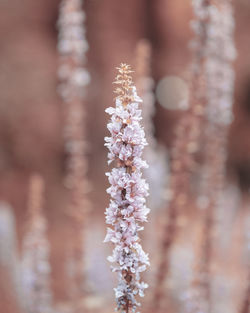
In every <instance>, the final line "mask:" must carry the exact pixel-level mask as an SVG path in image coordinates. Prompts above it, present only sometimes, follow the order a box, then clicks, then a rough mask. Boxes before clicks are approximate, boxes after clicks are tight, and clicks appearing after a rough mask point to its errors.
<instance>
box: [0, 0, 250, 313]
mask: <svg viewBox="0 0 250 313" xmlns="http://www.w3.org/2000/svg"><path fill="white" fill-rule="evenodd" d="M58 7H59V1H58V0H42V1H38V0H37V1H33V0H23V1H18V0H12V1H9V0H0V173H1V174H0V199H1V201H2V202H3V203H2V204H1V206H2V207H3V208H4V209H2V210H0V218H1V215H2V220H3V221H4V222H3V223H0V228H1V229H0V235H1V236H2V239H1V238H0V312H1V313H19V312H25V310H24V309H23V300H24V302H25V296H24V297H22V299H21V300H20V299H19V297H18V296H17V295H16V293H15V292H13V290H19V289H18V288H17V286H16V285H15V284H14V283H13V281H12V280H11V277H12V275H13V273H15V275H16V276H19V274H20V273H19V270H18V268H19V263H20V259H21V255H22V248H21V247H22V240H23V238H24V235H25V230H26V223H27V203H28V193H29V179H30V176H31V174H32V173H34V172H38V173H39V174H41V175H42V176H43V177H44V180H45V186H46V187H45V201H44V213H45V216H46V218H47V221H48V237H49V242H50V249H51V250H50V251H51V252H50V259H49V260H50V263H51V269H52V271H51V283H52V291H53V299H54V303H55V307H57V311H58V312H70V295H69V294H70V292H69V290H68V289H69V283H68V278H67V275H66V274H65V268H64V260H65V257H66V255H67V248H66V247H67V244H68V243H69V242H70V241H72V240H74V238H72V236H71V235H70V234H71V228H72V223H71V221H70V220H69V218H68V216H67V214H65V209H66V207H67V202H68V201H69V193H68V191H67V189H66V188H65V186H64V184H63V177H64V174H65V152H64V142H63V136H62V133H63V127H64V126H63V109H62V103H61V99H60V97H59V95H58V93H57V84H58V79H57V68H58V52H57V36H58V30H57V28H56V22H57V18H58ZM84 10H85V12H86V16H87V19H86V29H87V40H88V43H89V50H88V52H87V59H88V61H87V69H88V71H89V73H90V75H91V83H90V85H89V86H88V87H87V96H86V99H85V101H84V105H85V108H86V124H85V128H86V134H85V138H86V141H87V143H88V150H87V160H88V172H87V177H88V182H89V185H90V192H89V199H90V202H91V209H90V216H89V219H88V223H87V226H86V227H87V231H86V234H87V235H86V238H85V239H86V247H85V251H86V252H85V255H86V264H85V266H86V272H87V280H88V284H89V285H88V286H89V287H88V288H89V290H88V296H87V300H84V301H86V303H85V304H86V307H87V309H86V308H85V309H84V310H82V312H85V311H86V312H88V311H89V312H113V311H114V299H113V290H112V288H113V287H114V277H113V274H112V273H110V270H109V264H108V262H107V261H106V257H107V256H108V254H109V252H110V248H111V247H109V245H107V244H105V245H104V244H103V239H104V237H105V227H106V226H105V218H104V210H105V208H106V207H107V205H108V202H109V198H108V196H107V194H106V188H107V187H108V182H107V179H106V176H105V172H106V171H107V151H106V149H105V148H104V139H103V138H104V135H107V129H106V124H107V118H108V117H107V114H105V113H104V110H105V109H106V108H107V107H108V106H111V105H113V103H114V102H113V98H114V94H113V85H112V82H113V81H114V77H115V74H116V69H115V67H116V66H117V65H118V64H120V63H121V62H125V63H128V64H131V66H132V67H135V66H136V64H135V53H136V46H137V43H138V41H139V40H140V39H141V38H147V39H148V40H149V42H150V43H151V45H152V63H151V69H152V77H153V79H154V81H155V89H156V90H159V89H160V92H159V93H158V94H157V93H156V102H155V115H154V117H153V123H154V127H155V130H154V135H155V138H156V139H157V141H158V142H159V143H160V144H161V145H162V146H163V147H165V148H166V149H167V151H168V149H169V147H171V144H172V141H173V138H174V132H173V130H174V126H175V125H176V123H178V121H179V120H180V117H181V116H182V114H184V113H183V112H184V111H183V110H179V109H178V107H175V99H177V100H178V99H180V98H181V97H182V96H185V92H186V88H187V84H186V81H187V79H188V77H189V72H188V70H189V66H190V62H191V52H190V50H189V48H188V42H189V41H190V39H191V38H192V36H193V34H192V31H191V29H190V27H189V22H190V20H191V18H192V8H191V1H189V0H175V1H171V0H154V1H153V0H137V1H134V0H127V1H121V0H102V1H100V0H90V1H85V3H84ZM234 10H235V21H236V29H235V44H236V49H237V55H238V56H237V59H236V62H235V63H234V67H235V72H236V81H235V101H234V107H233V111H234V120H233V123H232V125H231V128H230V133H229V140H228V161H227V182H228V185H227V189H226V200H227V201H226V205H225V210H224V211H223V213H222V214H223V216H222V219H223V221H224V227H225V229H227V232H225V233H223V232H222V233H221V236H222V237H223V238H221V241H223V240H224V241H223V242H224V243H225V242H226V244H225V245H223V244H222V246H220V247H218V250H220V249H222V250H223V249H224V250H223V251H222V252H221V253H220V254H219V256H218V255H217V261H216V262H215V271H216V273H217V276H216V278H215V281H217V285H216V286H217V287H216V288H217V289H216V288H215V294H214V303H215V305H214V312H218V313H224V312H227V313H231V312H232V313H233V312H239V307H240V305H241V301H242V299H243V297H244V290H245V288H246V285H247V279H246V277H247V258H246V257H245V254H246V252H245V250H246V246H245V244H244V236H245V235H244V232H243V231H242V230H243V229H246V228H248V226H246V223H245V221H246V220H247V218H248V220H249V205H250V203H249V200H250V199H249V187H250V139H249V138H250V57H249V56H250V54H249V51H250V40H249V29H250V2H249V1H248V0H235V1H234ZM163 78H165V81H162V79H163ZM176 81H177V83H176ZM160 83H161V84H162V85H161V88H160V87H159V84H160ZM169 84H170V85H169ZM169 86H170V87H169ZM157 87H159V88H158V89H157ZM180 88H181V89H180ZM183 93H184V95H183ZM170 94H171V95H170ZM178 97H180V98H178ZM176 102H178V101H176ZM167 162H168V159H167V158H166V164H167ZM6 206H7V208H8V209H6ZM6 210H7V212H8V213H6ZM165 210H166V204H165V202H164V201H163V203H162V205H161V206H159V207H158V208H154V210H152V213H151V217H150V218H149V220H150V221H149V224H148V226H147V227H146V231H145V234H144V242H145V246H146V249H147V250H149V252H150V255H151V256H152V266H151V268H150V269H149V270H148V271H149V273H148V274H146V275H145V276H146V279H148V280H150V285H151V287H150V288H149V289H148V290H147V291H146V297H145V303H146V304H145V306H144V307H143V309H142V312H146V311H147V307H148V305H147V303H150V299H151V294H152V292H153V286H154V284H153V281H154V274H155V272H156V264H157V253H158V249H159V245H160V240H161V229H162V219H163V216H165V215H164V212H165ZM1 211H2V213H1ZM6 214H7V217H6ZM185 221H186V222H183V225H184V226H183V227H182V229H181V232H180V235H179V237H178V240H177V243H176V245H175V247H174V249H173V260H174V261H173V264H172V267H171V268H172V269H171V273H172V274H171V275H172V276H171V277H172V278H171V281H170V283H169V284H168V285H167V287H166V288H168V289H169V290H170V291H169V292H168V302H169V303H170V309H169V310H170V311H169V312H185V311H184V305H183V301H182V299H181V297H180V295H181V294H182V293H184V292H185V288H184V287H183V286H184V285H185V284H186V283H185V282H187V281H188V279H189V278H190V277H189V276H190V275H191V274H190V273H189V271H190V269H189V268H190V263H191V262H192V258H193V257H194V254H195V253H194V252H193V251H195V248H193V250H192V248H190V246H191V245H192V244H194V246H195V240H196V238H197V236H199V231H200V230H199V225H196V218H195V214H193V215H192V212H190V211H189V212H188V214H186V216H185ZM4 225H5V226H4ZM6 225H8V227H7V226H6ZM248 225H249V224H248ZM6 229H7V230H6ZM4 230H6V231H7V233H8V235H6V234H5V235H3V233H4ZM4 236H7V237H4ZM6 238H8V239H6ZM189 239H190V240H189ZM6 240H9V241H6ZM6 242H8V244H6ZM222 247H223V248H222ZM6 259H7V260H8V261H7V263H8V266H6V264H5V263H4V262H5V261H4V260H6ZM14 260H15V261H14ZM185 275H186V276H185ZM183 277H184V278H183ZM17 279H18V278H17ZM151 282H152V284H151ZM21 289H22V288H21ZM18 292H19V291H17V293H18ZM26 296H27V295H26ZM216 297H217V298H216ZM216 304H217V306H216ZM67 310H68V311H67Z"/></svg>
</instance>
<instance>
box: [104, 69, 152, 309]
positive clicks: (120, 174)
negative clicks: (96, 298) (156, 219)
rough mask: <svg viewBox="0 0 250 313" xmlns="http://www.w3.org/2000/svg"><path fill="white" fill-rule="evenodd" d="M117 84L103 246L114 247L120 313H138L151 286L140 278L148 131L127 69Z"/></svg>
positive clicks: (108, 142)
mask: <svg viewBox="0 0 250 313" xmlns="http://www.w3.org/2000/svg"><path fill="white" fill-rule="evenodd" d="M118 72H119V74H118V75H117V77H116V80H115V84H116V85H118V87H117V88H116V90H115V93H116V94H117V97H116V107H115V108H113V107H110V108H108V109H106V112H107V113H108V114H110V115H111V121H110V123H108V126H107V127H108V129H109V131H110V134H111V136H110V137H106V138H105V141H106V143H105V146H106V147H107V148H108V150H109V153H108V159H109V161H108V163H109V164H110V163H111V162H115V163H116V167H115V168H113V169H112V171H111V172H109V173H107V174H106V175H107V176H108V179H109V182H110V184H111V187H109V188H108V189H107V192H108V193H109V194H110V196H111V198H112V199H111V202H110V205H109V207H108V208H107V209H106V222H107V224H111V225H112V228H108V229H107V235H106V238H105V240H104V241H105V242H108V241H110V242H112V243H113V244H114V245H115V248H114V250H113V254H112V256H110V257H108V260H109V261H110V262H112V263H116V264H117V265H116V266H112V270H113V271H114V272H117V273H118V278H119V284H118V287H117V288H115V296H116V301H117V309H118V310H120V311H121V312H126V313H128V312H131V311H132V312H136V308H137V306H139V305H140V304H139V303H138V302H137V300H136V295H137V294H139V295H140V296H141V297H142V296H143V295H144V293H143V291H144V289H145V288H147V284H145V283H144V282H141V280H140V273H141V272H143V271H145V269H146V267H147V266H148V265H149V260H148V255H147V254H146V253H145V252H144V251H143V249H142V247H141V245H140V243H139V242H140V239H139V236H138V232H139V231H141V230H143V227H142V226H141V225H140V224H141V223H142V222H145V221H147V215H148V213H149V209H148V208H147V207H146V205H145V197H146V196H147V195H148V185H147V184H146V182H145V180H144V179H143V178H142V173H141V169H143V168H145V167H147V164H146V162H145V161H143V160H142V158H141V157H142V152H143V148H144V146H145V145H146V144H147V142H146V140H145V134H144V130H143V128H142V127H141V125H140V121H141V119H142V117H141V110H139V102H142V100H141V99H140V98H139V97H138V96H137V93H136V88H135V87H134V85H133V81H132V77H131V76H130V74H131V73H132V71H131V68H130V66H129V65H126V64H121V65H120V67H119V68H118Z"/></svg>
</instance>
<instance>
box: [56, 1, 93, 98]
mask: <svg viewBox="0 0 250 313" xmlns="http://www.w3.org/2000/svg"><path fill="white" fill-rule="evenodd" d="M84 21H85V13H84V11H83V10H82V0H63V1H62V3H61V6H60V15H59V19H58V28H59V40H58V51H59V54H60V55H61V64H60V67H59V71H58V76H59V79H60V81H61V84H60V85H59V93H60V95H61V96H62V98H63V99H64V100H70V99H72V98H79V97H83V96H84V95H85V89H84V87H85V86H86V85H88V83H89V81H90V76H89V73H88V71H87V70H86V69H85V68H84V63H85V61H86V57H85V54H86V52H87V50H88V42H87V40H86V37H85V28H84V24H83V23H84Z"/></svg>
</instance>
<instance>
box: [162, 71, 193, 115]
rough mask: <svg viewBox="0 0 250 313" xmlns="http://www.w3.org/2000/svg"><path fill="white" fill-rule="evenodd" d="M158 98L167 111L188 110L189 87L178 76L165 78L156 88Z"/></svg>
mask: <svg viewBox="0 0 250 313" xmlns="http://www.w3.org/2000/svg"><path fill="white" fill-rule="evenodd" d="M156 98H157V100H158V102H159V103H160V105H161V106H163V107H164V108H165V109H169V110H186V109H187V108H188V98H189V90H188V85H187V83H186V82H185V81H184V80H183V79H181V78H180V77H178V76H165V77H163V78H162V79H161V80H160V81H159V82H158V84H157V86H156Z"/></svg>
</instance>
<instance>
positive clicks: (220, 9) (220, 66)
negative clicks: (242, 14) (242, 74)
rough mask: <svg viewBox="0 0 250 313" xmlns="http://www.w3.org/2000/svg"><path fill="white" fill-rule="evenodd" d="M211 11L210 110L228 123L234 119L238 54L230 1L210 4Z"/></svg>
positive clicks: (215, 120) (213, 119) (213, 116)
mask: <svg viewBox="0 0 250 313" xmlns="http://www.w3.org/2000/svg"><path fill="white" fill-rule="evenodd" d="M208 14H209V27H208V45H207V61H206V76H207V85H208V89H207V98H208V110H207V111H208V112H207V113H208V118H209V119H210V120H211V122H213V123H217V124H221V125H228V124H230V123H231V121H232V104H233V93H234V70H233V68H232V61H233V60H234V59H235V57H236V50H235V46H234V41H233V32H234V18H233V10H232V4H231V1H220V6H218V5H217V6H215V5H211V6H210V7H209V8H208Z"/></svg>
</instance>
